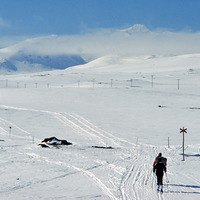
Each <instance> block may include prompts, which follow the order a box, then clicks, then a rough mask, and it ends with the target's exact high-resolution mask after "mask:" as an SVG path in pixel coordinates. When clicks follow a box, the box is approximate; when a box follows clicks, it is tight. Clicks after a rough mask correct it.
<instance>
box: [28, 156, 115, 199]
mask: <svg viewBox="0 0 200 200" xmlns="http://www.w3.org/2000/svg"><path fill="white" fill-rule="evenodd" d="M27 155H28V156H32V157H34V158H36V160H37V161H38V160H40V161H45V162H47V163H50V164H56V165H62V166H65V167H67V168H71V169H73V170H76V171H78V172H81V173H83V174H84V175H86V176H87V177H89V178H90V179H91V180H92V181H93V182H94V183H95V184H96V185H97V186H98V187H99V188H100V189H101V190H102V191H103V192H104V194H105V195H107V196H108V197H109V198H110V199H111V200H117V198H116V197H115V196H114V194H113V193H112V192H111V191H110V189H109V188H108V187H107V186H106V185H105V184H103V182H102V181H101V180H100V179H99V178H98V177H97V176H95V174H94V173H92V172H91V171H90V170H91V169H93V168H94V167H93V168H89V169H83V168H80V167H76V166H74V165H70V164H67V163H65V162H61V161H53V160H50V159H49V158H47V157H42V156H40V155H37V154H35V153H34V154H28V153H27ZM99 166H101V165H99ZM99 166H98V167H99ZM96 167H97V166H95V168H96ZM61 177H63V176H61Z"/></svg>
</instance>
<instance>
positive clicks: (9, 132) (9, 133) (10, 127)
mask: <svg viewBox="0 0 200 200" xmlns="http://www.w3.org/2000/svg"><path fill="white" fill-rule="evenodd" d="M11 129H12V127H11V126H9V135H10V136H11Z"/></svg>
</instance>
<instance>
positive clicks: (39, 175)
mask: <svg viewBox="0 0 200 200" xmlns="http://www.w3.org/2000/svg"><path fill="white" fill-rule="evenodd" d="M182 127H185V128H187V130H188V131H187V132H188V133H186V134H185V161H182V159H183V155H182V151H183V149H182V134H181V133H180V128H182ZM199 129H200V55H198V54H194V55H185V56H174V57H140V58H120V57H115V56H110V57H109V56H108V57H103V58H100V59H97V60H95V61H93V62H91V63H88V64H86V65H82V66H77V67H72V68H68V69H66V70H61V71H48V72H40V73H35V74H33V73H31V74H15V75H0V140H1V141H0V156H1V160H0V175H1V181H0V200H13V199H15V200H31V199H33V200H37V199H42V200H43V199H45V200H61V199H62V200H75V199H77V200H90V199H93V200H94V199H96V200H98V199H99V200H108V199H111V200H155V199H160V200H188V199H190V200H198V199H200V170H199V161H200V151H199V150H200V141H199ZM52 136H55V137H57V138H59V139H65V140H67V141H69V142H72V143H73V145H71V146H63V147H60V148H56V147H52V148H41V147H40V146H39V145H38V144H39V143H41V141H42V140H43V139H44V138H47V137H52ZM168 141H169V143H168ZM94 146H98V147H113V148H110V149H106V148H94ZM159 152H162V153H163V156H165V157H167V159H168V165H167V177H166V176H164V193H163V194H159V193H157V191H156V177H155V175H154V174H153V171H152V163H153V161H154V158H155V157H156V156H157V154H158V153H159Z"/></svg>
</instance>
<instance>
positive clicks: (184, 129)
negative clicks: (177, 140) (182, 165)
mask: <svg viewBox="0 0 200 200" xmlns="http://www.w3.org/2000/svg"><path fill="white" fill-rule="evenodd" d="M180 133H183V161H185V152H184V149H185V147H184V146H185V144H184V143H185V142H184V140H185V136H184V134H185V133H187V128H184V127H183V128H180Z"/></svg>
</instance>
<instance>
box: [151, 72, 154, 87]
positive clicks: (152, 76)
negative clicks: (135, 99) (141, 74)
mask: <svg viewBox="0 0 200 200" xmlns="http://www.w3.org/2000/svg"><path fill="white" fill-rule="evenodd" d="M153 79H154V75H151V87H152V88H153Z"/></svg>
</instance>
